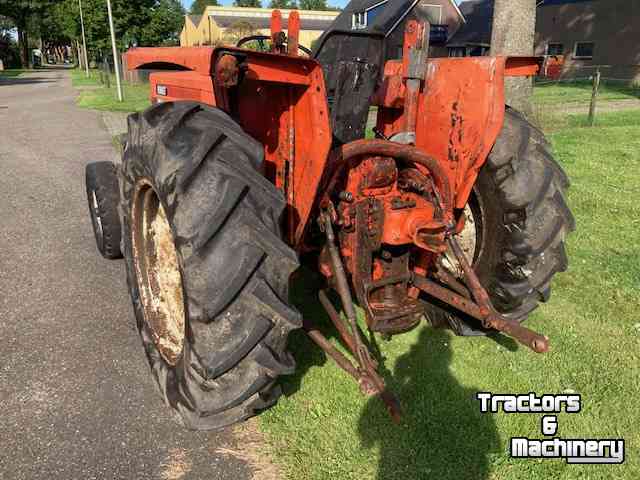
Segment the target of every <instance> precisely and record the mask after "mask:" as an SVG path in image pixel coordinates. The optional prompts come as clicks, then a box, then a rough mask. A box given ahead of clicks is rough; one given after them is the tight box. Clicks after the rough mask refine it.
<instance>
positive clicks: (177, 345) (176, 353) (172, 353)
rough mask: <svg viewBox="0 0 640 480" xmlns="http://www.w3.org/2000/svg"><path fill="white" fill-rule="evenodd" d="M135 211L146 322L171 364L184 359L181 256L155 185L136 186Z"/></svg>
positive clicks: (136, 259) (135, 241) (134, 242)
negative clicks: (179, 257)
mask: <svg viewBox="0 0 640 480" xmlns="http://www.w3.org/2000/svg"><path fill="white" fill-rule="evenodd" d="M133 198H134V201H133V208H132V212H131V235H132V246H133V261H134V267H135V272H136V277H137V283H138V290H139V293H140V300H141V303H142V310H143V314H144V320H145V322H146V324H147V326H148V327H149V329H150V331H151V334H152V337H153V340H154V343H155V344H156V347H157V348H158V351H159V352H160V354H161V355H162V357H163V358H164V360H165V361H166V362H167V363H168V364H169V365H172V366H173V365H175V364H176V363H177V362H178V359H179V358H180V355H181V353H182V349H183V346H184V338H185V308H184V294H183V289H182V275H181V273H180V267H179V262H178V254H177V251H176V247H175V242H174V239H173V233H172V232H171V226H170V225H169V222H168V221H167V215H166V213H165V210H164V207H163V206H162V203H161V202H160V199H159V197H158V195H157V194H156V192H155V190H154V189H153V187H152V186H151V184H150V183H149V182H148V181H146V180H142V181H140V182H138V184H137V185H136V190H135V193H134V197H133Z"/></svg>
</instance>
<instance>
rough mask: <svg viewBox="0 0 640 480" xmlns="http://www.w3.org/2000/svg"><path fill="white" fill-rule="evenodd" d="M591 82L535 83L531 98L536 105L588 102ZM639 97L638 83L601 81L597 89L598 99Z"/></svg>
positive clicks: (639, 86)
mask: <svg viewBox="0 0 640 480" xmlns="http://www.w3.org/2000/svg"><path fill="white" fill-rule="evenodd" d="M592 92H593V84H592V83H591V82H590V81H579V82H572V83H565V82H563V83H557V82H554V83H540V84H536V88H535V89H534V94H533V98H534V101H535V103H536V104H537V105H549V104H566V103H585V102H586V103H588V102H589V101H590V100H591V95H592ZM629 99H640V85H636V86H625V85H624V84H621V83H618V82H606V81H603V82H602V83H601V84H600V87H599V89H598V100H600V101H609V100H629Z"/></svg>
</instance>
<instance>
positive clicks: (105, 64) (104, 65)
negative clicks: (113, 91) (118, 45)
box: [102, 57, 111, 88]
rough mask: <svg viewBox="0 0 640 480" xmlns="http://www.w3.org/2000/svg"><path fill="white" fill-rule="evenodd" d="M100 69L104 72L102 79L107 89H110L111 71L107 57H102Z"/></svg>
mask: <svg viewBox="0 0 640 480" xmlns="http://www.w3.org/2000/svg"><path fill="white" fill-rule="evenodd" d="M102 68H103V70H104V79H105V83H106V84H107V88H111V69H110V68H109V61H108V60H107V57H104V61H103V63H102Z"/></svg>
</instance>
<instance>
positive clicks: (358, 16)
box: [351, 0, 388, 30]
mask: <svg viewBox="0 0 640 480" xmlns="http://www.w3.org/2000/svg"><path fill="white" fill-rule="evenodd" d="M387 2H388V0H382V1H381V2H378V3H376V4H375V5H372V6H370V7H369V8H367V9H366V10H364V11H363V12H356V13H354V14H353V17H352V19H351V29H352V30H361V29H363V28H367V27H368V26H371V25H373V23H374V22H375V19H376V17H377V16H378V15H380V13H382V11H383V10H384V9H385V7H386V6H387Z"/></svg>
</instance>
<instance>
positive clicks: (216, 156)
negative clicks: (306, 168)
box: [120, 102, 302, 430]
mask: <svg viewBox="0 0 640 480" xmlns="http://www.w3.org/2000/svg"><path fill="white" fill-rule="evenodd" d="M128 122H129V125H128V138H127V142H126V144H125V150H124V155H123V168H122V169H121V176H120V186H121V204H120V216H121V221H122V230H123V232H122V235H123V236H122V238H123V242H122V245H123V253H124V256H125V259H126V267H127V279H128V284H129V290H130V294H131V299H132V302H133V307H134V311H135V315H136V319H137V326H138V330H139V333H140V336H141V338H142V343H143V346H144V348H145V351H146V354H147V358H148V361H149V365H150V366H151V371H152V374H153V377H154V378H155V381H156V383H157V386H158V388H159V390H160V394H161V396H162V398H163V399H164V401H165V403H166V404H167V406H168V407H169V408H170V409H171V410H173V412H174V413H175V416H176V418H177V419H178V420H179V421H181V423H183V424H184V425H185V426H186V427H188V428H190V429H197V430H206V429H214V428H220V427H224V426H226V425H229V424H232V423H235V422H238V421H241V420H244V419H246V418H248V417H250V416H253V415H255V414H257V413H259V412H260V411H262V410H264V409H266V408H268V407H269V406H271V405H273V404H274V403H275V402H276V400H277V398H278V397H279V395H280V388H279V386H278V385H277V379H278V377H279V376H280V375H284V374H290V373H292V372H293V371H294V366H295V364H294V360H293V358H292V356H291V355H290V354H289V353H288V352H287V350H286V343H287V336H288V334H289V332H290V331H291V330H293V329H296V328H299V327H301V326H302V321H301V317H300V314H299V313H298V312H297V311H296V310H295V309H294V308H293V307H291V306H290V305H289V303H288V281H289V276H290V274H291V272H292V271H293V270H295V269H296V268H297V267H298V259H297V256H296V254H295V252H294V251H293V250H291V249H290V248H289V247H288V246H287V245H286V244H285V243H284V242H283V240H282V238H281V230H280V217H281V214H282V212H283V210H284V208H285V201H284V197H283V196H282V194H281V193H280V192H279V191H278V190H276V189H275V187H274V186H273V185H272V184H271V183H270V182H269V181H268V180H267V179H265V178H264V177H263V176H262V175H261V174H260V173H259V171H260V168H261V165H262V161H263V148H262V145H260V144H259V143H258V142H256V141H255V140H254V139H252V138H251V137H250V136H248V135H247V134H246V133H245V132H244V131H243V130H242V129H241V128H240V127H239V126H238V125H237V124H236V123H235V122H234V121H233V120H232V119H231V118H230V117H229V116H228V115H226V114H225V113H224V112H222V111H221V110H218V109H216V108H213V107H209V106H206V105H202V104H198V103H194V102H175V103H173V102H167V103H162V104H158V105H154V106H152V107H150V108H149V109H148V110H146V111H145V112H143V113H140V114H133V115H131V116H129V120H128Z"/></svg>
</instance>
